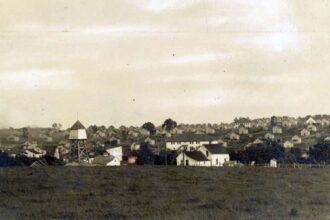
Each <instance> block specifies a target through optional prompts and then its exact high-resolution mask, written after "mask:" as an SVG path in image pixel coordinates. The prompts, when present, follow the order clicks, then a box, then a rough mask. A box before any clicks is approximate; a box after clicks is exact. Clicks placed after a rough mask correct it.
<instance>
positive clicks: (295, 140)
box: [291, 135, 301, 144]
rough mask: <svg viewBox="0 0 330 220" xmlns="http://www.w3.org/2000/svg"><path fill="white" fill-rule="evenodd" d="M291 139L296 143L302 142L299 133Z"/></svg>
mask: <svg viewBox="0 0 330 220" xmlns="http://www.w3.org/2000/svg"><path fill="white" fill-rule="evenodd" d="M291 140H292V142H293V143H294V144H301V137H299V136H298V135H295V136H293V137H292V138H291Z"/></svg>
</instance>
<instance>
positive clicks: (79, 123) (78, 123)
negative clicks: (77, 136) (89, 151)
mask: <svg viewBox="0 0 330 220" xmlns="http://www.w3.org/2000/svg"><path fill="white" fill-rule="evenodd" d="M79 129H86V128H85V126H84V125H83V124H81V122H80V121H79V120H78V121H76V123H74V125H72V127H71V130H79Z"/></svg>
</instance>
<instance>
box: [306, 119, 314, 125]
mask: <svg viewBox="0 0 330 220" xmlns="http://www.w3.org/2000/svg"><path fill="white" fill-rule="evenodd" d="M305 124H306V125H315V124H316V121H315V120H314V118H312V117H309V118H308V119H307V120H306V121H305Z"/></svg>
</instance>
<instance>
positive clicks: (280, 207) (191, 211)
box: [0, 166, 330, 219]
mask: <svg viewBox="0 0 330 220" xmlns="http://www.w3.org/2000/svg"><path fill="white" fill-rule="evenodd" d="M329 171H330V170H328V169H266V168H222V169H218V168H217V169H215V168H192V167H190V168H182V167H169V168H164V167H148V166H145V167H143V166H139V167H137V166H135V167H133V166H132V167H118V168H107V167H91V168H87V167H85V168H82V167H80V168H79V167H49V168H35V169H32V168H3V169H0V219H330V172H329Z"/></svg>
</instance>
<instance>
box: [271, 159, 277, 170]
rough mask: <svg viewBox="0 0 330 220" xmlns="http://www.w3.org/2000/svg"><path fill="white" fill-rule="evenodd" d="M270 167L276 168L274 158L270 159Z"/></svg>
mask: <svg viewBox="0 0 330 220" xmlns="http://www.w3.org/2000/svg"><path fill="white" fill-rule="evenodd" d="M269 166H270V167H273V168H277V160H276V159H271V160H270V163H269Z"/></svg>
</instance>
